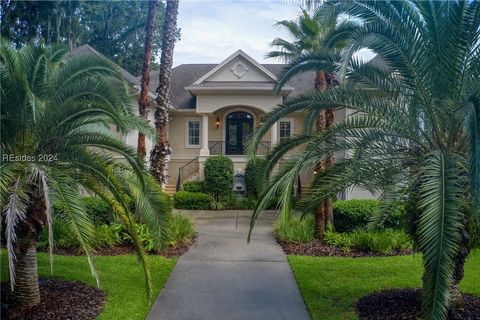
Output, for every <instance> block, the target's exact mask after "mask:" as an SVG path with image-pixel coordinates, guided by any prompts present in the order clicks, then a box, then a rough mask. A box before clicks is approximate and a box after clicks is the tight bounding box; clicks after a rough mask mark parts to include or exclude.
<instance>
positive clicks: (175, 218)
mask: <svg viewBox="0 0 480 320" xmlns="http://www.w3.org/2000/svg"><path fill="white" fill-rule="evenodd" d="M167 234H168V243H169V245H171V246H174V245H176V244H177V243H182V242H188V241H190V240H191V239H192V238H193V236H194V235H195V226H194V225H193V222H192V220H190V219H189V218H188V217H186V216H184V215H181V214H172V215H171V217H170V219H169V221H168V232H167Z"/></svg>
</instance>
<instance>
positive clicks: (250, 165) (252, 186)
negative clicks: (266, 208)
mask: <svg viewBox="0 0 480 320" xmlns="http://www.w3.org/2000/svg"><path fill="white" fill-rule="evenodd" d="M265 163H266V161H265V159H264V158H259V157H257V158H252V159H249V160H248V162H247V166H246V167H245V184H246V186H247V195H248V196H252V197H258V196H259V195H260V193H262V190H263V175H264V171H265Z"/></svg>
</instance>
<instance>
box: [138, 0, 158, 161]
mask: <svg viewBox="0 0 480 320" xmlns="http://www.w3.org/2000/svg"><path fill="white" fill-rule="evenodd" d="M157 5H158V1H157V0H153V1H149V3H148V17H147V23H146V25H145V33H146V35H145V52H144V54H143V68H142V80H141V82H142V83H141V91H140V97H139V98H138V114H139V115H140V117H142V118H144V119H147V118H148V86H149V84H150V63H151V60H152V42H153V32H154V29H155V16H156V13H157ZM137 153H138V158H139V159H140V160H141V161H142V162H143V161H145V156H146V155H147V150H146V148H145V135H144V134H143V133H141V132H139V133H138V143H137Z"/></svg>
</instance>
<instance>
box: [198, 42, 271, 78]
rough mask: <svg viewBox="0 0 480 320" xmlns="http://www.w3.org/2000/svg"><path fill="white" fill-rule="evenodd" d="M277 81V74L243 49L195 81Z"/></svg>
mask: <svg viewBox="0 0 480 320" xmlns="http://www.w3.org/2000/svg"><path fill="white" fill-rule="evenodd" d="M276 81H277V78H276V77H275V75H273V74H272V73H271V72H270V71H268V70H267V69H265V68H264V67H263V66H262V65H261V64H260V63H258V62H257V61H256V60H255V59H253V58H252V57H250V56H249V55H247V54H246V53H245V52H243V51H242V50H238V51H237V52H235V53H234V54H233V55H231V56H230V57H228V58H227V59H225V60H224V61H223V62H222V63H220V64H219V65H218V66H216V67H215V68H213V69H212V70H210V71H209V72H208V73H207V74H205V75H204V76H202V77H201V78H200V79H198V80H197V81H195V83H194V84H201V83H204V82H271V83H274V82H276Z"/></svg>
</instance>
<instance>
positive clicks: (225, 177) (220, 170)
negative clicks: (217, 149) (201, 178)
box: [205, 156, 233, 200]
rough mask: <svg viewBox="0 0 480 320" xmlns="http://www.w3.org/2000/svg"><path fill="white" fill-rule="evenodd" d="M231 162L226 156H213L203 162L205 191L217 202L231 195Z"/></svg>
mask: <svg viewBox="0 0 480 320" xmlns="http://www.w3.org/2000/svg"><path fill="white" fill-rule="evenodd" d="M232 189H233V162H232V159H230V158H229V157H226V156H213V157H209V158H208V159H207V161H205V191H206V192H207V193H210V194H212V195H214V196H215V199H216V200H218V199H220V198H223V197H224V196H227V195H229V194H231V193H232Z"/></svg>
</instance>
